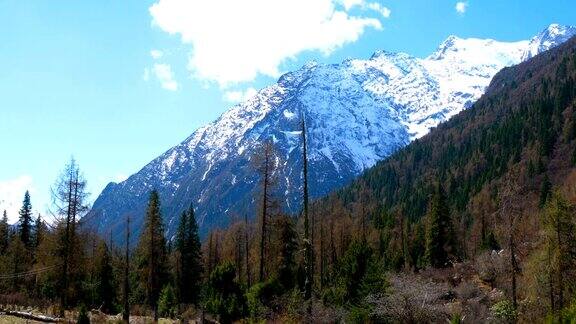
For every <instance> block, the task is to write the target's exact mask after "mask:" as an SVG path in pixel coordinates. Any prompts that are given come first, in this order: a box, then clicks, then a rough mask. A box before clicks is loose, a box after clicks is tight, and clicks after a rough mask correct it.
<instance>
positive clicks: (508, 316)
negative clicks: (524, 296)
mask: <svg viewBox="0 0 576 324" xmlns="http://www.w3.org/2000/svg"><path fill="white" fill-rule="evenodd" d="M490 310H491V311H492V314H493V315H494V317H496V318H497V319H500V320H504V321H513V320H514V319H516V317H517V316H518V313H517V312H516V310H515V309H514V305H513V304H512V302H511V301H509V300H507V299H505V300H501V301H499V302H497V303H496V304H494V305H493V306H492V307H491V308H490Z"/></svg>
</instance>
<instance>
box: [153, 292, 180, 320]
mask: <svg viewBox="0 0 576 324" xmlns="http://www.w3.org/2000/svg"><path fill="white" fill-rule="evenodd" d="M158 313H159V314H160V316H162V317H169V318H174V317H175V316H176V314H177V313H178V301H177V300H176V295H175V294H174V288H172V285H170V284H168V285H166V286H164V288H163V289H162V292H161V293H160V299H159V300H158Z"/></svg>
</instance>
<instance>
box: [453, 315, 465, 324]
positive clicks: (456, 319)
mask: <svg viewBox="0 0 576 324" xmlns="http://www.w3.org/2000/svg"><path fill="white" fill-rule="evenodd" d="M463 322H464V318H463V317H462V316H461V315H460V314H458V313H456V314H454V315H452V318H450V324H462V323H463Z"/></svg>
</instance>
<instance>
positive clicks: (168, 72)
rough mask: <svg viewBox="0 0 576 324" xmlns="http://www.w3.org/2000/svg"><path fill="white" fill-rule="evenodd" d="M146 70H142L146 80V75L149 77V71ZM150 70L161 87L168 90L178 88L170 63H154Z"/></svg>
mask: <svg viewBox="0 0 576 324" xmlns="http://www.w3.org/2000/svg"><path fill="white" fill-rule="evenodd" d="M147 71H148V69H145V70H144V76H145V78H144V79H145V80H147V79H146V76H148V78H149V73H150V72H147ZM151 72H152V73H153V74H154V75H155V76H156V78H157V79H158V81H160V84H161V85H162V88H164V89H166V90H170V91H176V90H178V82H176V80H175V79H174V73H173V72H172V67H171V66H170V65H168V64H163V63H156V64H154V65H153V66H152V71H151Z"/></svg>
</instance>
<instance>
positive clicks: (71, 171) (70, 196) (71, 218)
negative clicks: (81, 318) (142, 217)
mask: <svg viewBox="0 0 576 324" xmlns="http://www.w3.org/2000/svg"><path fill="white" fill-rule="evenodd" d="M51 194H52V204H53V206H54V208H55V210H54V211H52V212H51V213H52V214H53V215H54V216H55V217H56V219H57V220H58V221H59V222H61V223H64V225H65V229H64V237H63V239H62V246H61V249H60V250H61V257H62V273H61V279H60V290H61V291H60V306H61V307H60V315H62V316H63V315H64V310H65V309H66V307H67V295H68V284H69V278H68V277H69V271H70V254H71V251H74V250H75V247H74V246H73V245H74V244H75V237H76V224H77V222H78V220H79V219H80V218H81V217H82V216H84V214H85V213H86V212H87V211H88V209H89V206H88V204H87V202H86V201H87V199H88V195H89V194H88V193H87V192H86V180H85V179H84V176H83V175H82V174H81V173H80V169H79V167H78V164H76V161H75V160H74V158H71V159H70V162H69V163H68V164H67V165H66V166H65V168H64V170H63V171H62V173H61V175H60V176H59V178H58V179H57V180H56V183H55V184H54V186H53V187H52V188H51Z"/></svg>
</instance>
